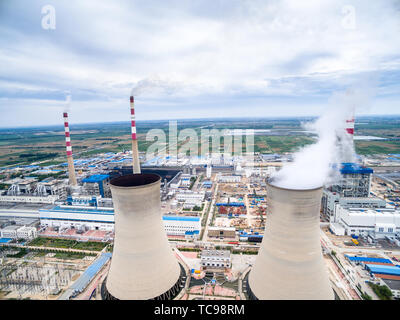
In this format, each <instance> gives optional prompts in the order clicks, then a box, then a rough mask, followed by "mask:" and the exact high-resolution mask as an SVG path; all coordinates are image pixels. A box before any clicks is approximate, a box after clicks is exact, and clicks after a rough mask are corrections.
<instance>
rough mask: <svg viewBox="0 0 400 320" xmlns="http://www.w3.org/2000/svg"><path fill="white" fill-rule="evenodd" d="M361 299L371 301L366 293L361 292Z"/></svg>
mask: <svg viewBox="0 0 400 320" xmlns="http://www.w3.org/2000/svg"><path fill="white" fill-rule="evenodd" d="M361 298H362V299H363V300H372V297H371V296H370V295H369V294H368V293H366V292H363V293H362V294H361Z"/></svg>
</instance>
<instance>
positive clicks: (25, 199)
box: [0, 195, 59, 204]
mask: <svg viewBox="0 0 400 320" xmlns="http://www.w3.org/2000/svg"><path fill="white" fill-rule="evenodd" d="M58 199H59V196H44V197H40V196H32V195H27V196H4V195H3V196H1V195H0V202H6V203H8V202H19V203H48V204H54V203H55V202H56V201H57V200H58Z"/></svg>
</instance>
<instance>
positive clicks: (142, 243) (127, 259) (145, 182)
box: [102, 174, 186, 300]
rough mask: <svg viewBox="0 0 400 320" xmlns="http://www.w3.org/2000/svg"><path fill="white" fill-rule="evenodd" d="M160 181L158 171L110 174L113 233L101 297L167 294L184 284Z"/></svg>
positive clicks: (142, 297)
mask: <svg viewBox="0 0 400 320" xmlns="http://www.w3.org/2000/svg"><path fill="white" fill-rule="evenodd" d="M160 181H161V178H160V176H158V175H156V174H129V175H125V176H121V177H117V178H114V179H113V180H111V183H110V186H111V193H112V198H113V202H114V211H115V217H114V219H115V239H114V249H113V255H112V259H111V266H110V270H109V273H108V276H107V278H106V280H105V281H104V282H103V286H102V297H103V299H107V300H116V299H119V300H147V299H157V300H167V299H173V298H174V297H175V296H176V295H177V294H178V293H179V291H180V290H181V288H182V284H183V282H184V280H185V277H186V276H185V270H184V268H183V267H182V266H181V265H180V264H179V263H178V260H177V259H176V258H175V256H174V254H173V251H172V249H171V247H170V245H169V243H168V239H167V236H166V233H165V230H164V225H163V222H162V216H161V211H160V208H161V201H160Z"/></svg>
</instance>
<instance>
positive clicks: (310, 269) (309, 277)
mask: <svg viewBox="0 0 400 320" xmlns="http://www.w3.org/2000/svg"><path fill="white" fill-rule="evenodd" d="M267 192H268V201H269V208H270V214H269V216H268V221H267V225H266V229H265V233H264V239H263V241H262V244H261V248H260V250H259V252H258V256H257V259H256V261H255V263H254V267H253V268H252V270H251V271H250V274H249V276H248V282H247V283H248V292H249V294H250V297H251V298H252V299H259V300H293V299H294V300H331V299H333V298H334V293H333V290H332V288H331V286H330V282H329V278H328V273H327V270H326V266H325V265H324V259H323V257H322V250H321V244H320V227H319V219H320V205H321V196H322V187H320V188H315V189H305V190H294V189H285V188H280V187H277V186H274V185H271V184H269V183H268V184H267Z"/></svg>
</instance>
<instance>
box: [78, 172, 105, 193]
mask: <svg viewBox="0 0 400 320" xmlns="http://www.w3.org/2000/svg"><path fill="white" fill-rule="evenodd" d="M82 183H83V190H84V193H85V194H88V195H100V196H102V197H103V198H110V197H111V191H110V176H109V175H108V174H95V175H92V176H90V177H87V178H85V179H83V180H82Z"/></svg>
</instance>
